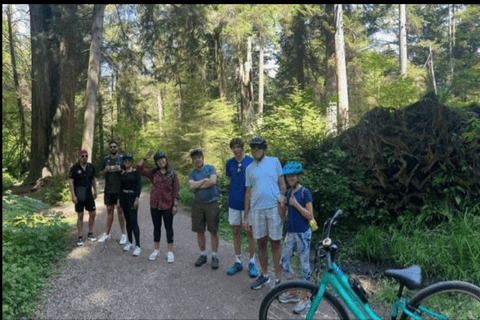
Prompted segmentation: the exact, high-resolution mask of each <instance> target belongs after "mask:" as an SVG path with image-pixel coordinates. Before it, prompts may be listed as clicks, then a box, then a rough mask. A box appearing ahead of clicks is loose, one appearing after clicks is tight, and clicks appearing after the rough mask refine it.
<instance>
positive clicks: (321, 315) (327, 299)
mask: <svg viewBox="0 0 480 320" xmlns="http://www.w3.org/2000/svg"><path fill="white" fill-rule="evenodd" d="M317 292H318V286H317V285H313V284H310V283H304V282H287V283H284V284H281V285H278V286H276V287H275V288H273V289H272V290H271V291H270V292H269V293H268V294H267V295H266V296H265V298H263V300H262V304H261V306H260V312H259V318H260V319H262V320H263V319H305V316H306V315H307V313H308V310H309V308H310V305H309V306H308V307H307V308H305V310H303V311H302V312H299V313H295V312H294V309H295V306H296V305H297V301H299V300H304V299H305V298H306V299H307V300H309V301H310V302H311V301H312V300H313V298H314V296H315V295H316V294H317ZM283 294H287V295H288V294H289V295H290V300H291V301H289V302H285V301H286V300H287V299H285V298H284V297H285V296H282V295H283ZM292 295H293V297H291V296H292ZM295 295H296V296H297V298H298V299H295ZM280 296H282V297H280ZM282 301H284V302H282ZM297 311H298V310H297ZM314 319H348V313H347V311H346V310H345V308H344V307H343V306H342V304H341V303H340V302H339V301H338V299H337V298H335V297H334V296H333V295H331V294H330V293H329V292H325V294H324V295H323V299H322V302H321V304H320V305H319V306H318V308H317V311H316V313H315V317H314Z"/></svg>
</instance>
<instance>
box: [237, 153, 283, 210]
mask: <svg viewBox="0 0 480 320" xmlns="http://www.w3.org/2000/svg"><path fill="white" fill-rule="evenodd" d="M282 175H283V173H282V165H281V164H280V161H278V159H277V158H274V157H267V156H265V157H264V158H263V159H262V161H260V163H259V162H258V161H253V162H252V163H250V165H249V166H248V167H247V171H246V179H245V186H247V187H251V188H252V192H251V195H250V208H251V209H252V210H259V209H269V208H273V207H275V206H276V205H277V199H278V198H280V196H281V194H280V186H279V185H278V180H279V178H280V177H281V176H282Z"/></svg>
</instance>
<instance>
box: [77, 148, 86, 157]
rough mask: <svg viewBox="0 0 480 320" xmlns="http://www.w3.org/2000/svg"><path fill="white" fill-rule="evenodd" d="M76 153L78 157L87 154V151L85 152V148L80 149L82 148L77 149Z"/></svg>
mask: <svg viewBox="0 0 480 320" xmlns="http://www.w3.org/2000/svg"><path fill="white" fill-rule="evenodd" d="M77 155H78V156H79V157H81V156H88V152H87V150H83V149H82V150H78V152H77Z"/></svg>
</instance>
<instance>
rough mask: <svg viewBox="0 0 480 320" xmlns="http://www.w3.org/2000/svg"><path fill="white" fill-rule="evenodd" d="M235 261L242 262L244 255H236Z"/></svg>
mask: <svg viewBox="0 0 480 320" xmlns="http://www.w3.org/2000/svg"><path fill="white" fill-rule="evenodd" d="M235 262H238V263H240V264H241V263H242V255H239V256H235Z"/></svg>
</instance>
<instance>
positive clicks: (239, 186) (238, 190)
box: [225, 138, 258, 278]
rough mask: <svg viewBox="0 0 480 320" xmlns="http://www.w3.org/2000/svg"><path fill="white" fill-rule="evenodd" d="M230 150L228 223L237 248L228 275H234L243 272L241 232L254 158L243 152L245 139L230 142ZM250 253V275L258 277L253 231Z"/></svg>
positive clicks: (226, 167)
mask: <svg viewBox="0 0 480 320" xmlns="http://www.w3.org/2000/svg"><path fill="white" fill-rule="evenodd" d="M230 149H231V150H232V152H233V157H232V158H231V159H230V160H228V161H227V163H226V165H225V170H226V175H227V177H229V178H230V188H229V190H230V191H229V196H228V222H229V223H230V225H231V226H232V232H233V247H234V248H235V263H234V264H233V265H232V266H231V267H230V268H229V269H228V271H227V274H228V275H234V274H236V273H237V272H239V271H242V270H243V261H242V240H241V238H240V231H241V228H242V225H243V222H242V221H243V213H244V210H245V191H246V189H247V188H246V187H245V170H246V168H247V166H248V165H249V164H250V163H252V161H253V158H252V157H250V156H248V155H245V154H244V152H243V139H242V138H233V139H232V140H231V141H230ZM247 236H248V251H249V254H250V261H249V262H248V274H249V276H250V277H252V278H256V277H257V276H258V271H257V267H256V264H255V240H254V239H253V235H252V231H251V230H248V231H247Z"/></svg>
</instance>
